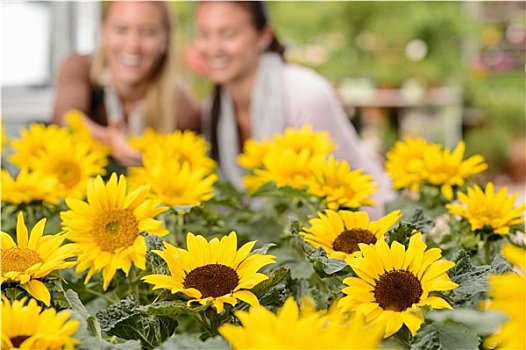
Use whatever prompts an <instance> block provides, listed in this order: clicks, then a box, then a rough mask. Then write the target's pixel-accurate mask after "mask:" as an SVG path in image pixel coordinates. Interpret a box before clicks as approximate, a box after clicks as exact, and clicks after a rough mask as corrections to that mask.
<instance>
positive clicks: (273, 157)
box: [243, 149, 319, 193]
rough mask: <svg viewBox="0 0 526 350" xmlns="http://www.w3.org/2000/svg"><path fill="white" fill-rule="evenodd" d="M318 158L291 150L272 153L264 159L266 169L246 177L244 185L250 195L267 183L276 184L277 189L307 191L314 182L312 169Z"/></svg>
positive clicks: (256, 170)
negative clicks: (291, 188) (288, 188)
mask: <svg viewBox="0 0 526 350" xmlns="http://www.w3.org/2000/svg"><path fill="white" fill-rule="evenodd" d="M318 157H319V156H315V157H313V156H312V155H311V154H310V151H309V150H303V151H300V152H299V153H296V152H295V151H293V150H290V149H285V150H282V151H281V152H271V153H270V154H268V155H267V156H266V157H265V158H264V159H263V165H264V167H263V168H261V169H255V170H254V172H253V173H252V174H249V175H246V176H244V177H243V184H244V186H246V188H247V190H248V192H249V193H253V192H255V191H256V190H257V189H258V188H259V187H261V186H263V185H264V184H265V183H267V182H274V183H275V184H276V186H277V187H286V186H290V187H293V188H296V189H306V188H308V187H309V185H310V184H312V182H313V181H314V175H313V173H312V170H311V168H312V164H313V163H314V162H316V161H317V160H318V159H319V158H318Z"/></svg>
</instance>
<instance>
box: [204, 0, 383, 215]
mask: <svg viewBox="0 0 526 350" xmlns="http://www.w3.org/2000/svg"><path fill="white" fill-rule="evenodd" d="M301 5H302V4H299V6H301ZM196 27H197V34H196V38H195V40H194V48H195V50H196V51H197V52H198V53H199V54H200V55H201V59H202V60H203V61H204V62H205V66H206V77H207V78H208V79H210V80H211V81H212V82H214V83H215V84H216V89H215V93H214V96H212V98H211V100H210V103H209V104H208V107H207V108H205V110H204V122H203V127H204V129H203V132H204V134H205V135H208V136H209V137H210V141H211V143H212V155H213V156H214V157H215V158H216V159H217V160H218V162H219V165H220V169H221V171H222V174H223V176H225V178H227V179H228V180H230V181H231V182H233V183H234V184H237V185H238V186H240V184H241V180H240V179H241V177H242V169H241V168H240V167H239V166H238V165H237V163H236V158H237V156H238V154H239V153H240V151H241V149H242V145H243V143H244V142H245V141H246V140H247V139H249V138H253V139H256V140H261V139H263V138H267V137H270V136H271V135H272V134H274V133H276V132H282V131H283V130H284V129H285V128H287V127H298V128H299V127H302V126H304V125H307V124H310V125H311V126H312V127H313V129H314V130H326V131H328V132H329V133H330V136H331V137H332V139H333V140H334V141H335V142H336V144H337V150H336V151H335V157H336V158H337V159H341V160H346V161H348V162H349V165H350V166H351V168H352V169H358V168H362V169H364V171H365V172H366V173H368V174H370V175H372V176H373V177H374V179H375V181H376V182H377V183H378V184H379V189H380V191H379V193H378V194H376V195H375V196H373V199H375V200H376V201H377V203H378V204H379V205H378V206H377V207H375V208H372V209H368V211H370V214H371V216H374V217H380V216H381V215H383V205H382V204H383V203H384V202H385V201H386V200H387V199H390V196H391V186H390V182H389V180H388V178H387V177H385V175H384V174H383V169H382V167H381V165H380V163H379V162H378V161H377V160H375V155H374V154H372V153H371V151H370V150H368V149H367V148H366V147H365V145H364V144H363V143H362V142H361V141H360V139H359V137H358V135H357V133H356V131H355V130H354V128H353V126H352V124H351V123H350V122H349V119H348V118H347V115H346V114H345V111H344V109H343V107H342V105H341V104H340V101H339V99H338V97H337V95H336V93H335V91H334V89H333V88H332V86H331V84H330V83H329V82H328V81H327V80H326V79H325V78H323V77H322V76H320V75H319V74H317V73H316V72H314V71H313V70H311V69H308V68H305V67H301V66H298V65H293V64H289V63H286V62H285V61H284V59H283V52H284V48H283V47H282V46H281V45H280V44H279V42H278V40H277V39H276V36H275V35H274V32H273V30H272V28H271V26H270V24H269V22H268V16H267V13H266V8H265V6H264V3H263V2H261V1H224V2H223V1H220V2H216V1H201V2H200V3H199V4H198V6H197V10H196Z"/></svg>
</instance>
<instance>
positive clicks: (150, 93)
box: [90, 0, 177, 133]
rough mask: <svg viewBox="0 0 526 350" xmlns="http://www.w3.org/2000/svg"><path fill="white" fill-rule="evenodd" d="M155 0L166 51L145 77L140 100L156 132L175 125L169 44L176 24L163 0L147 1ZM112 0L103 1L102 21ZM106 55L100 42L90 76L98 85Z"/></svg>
mask: <svg viewBox="0 0 526 350" xmlns="http://www.w3.org/2000/svg"><path fill="white" fill-rule="evenodd" d="M147 2H148V3H153V4H157V5H158V6H159V8H160V9H161V11H162V16H163V18H162V21H163V26H164V28H165V30H166V35H167V46H166V51H165V52H164V53H163V57H161V60H160V61H159V65H158V66H157V67H156V68H155V70H154V71H153V74H152V76H151V77H150V79H149V81H148V86H147V89H146V96H145V97H144V100H143V107H142V113H143V116H144V118H145V126H146V127H150V128H153V129H154V130H156V131H157V132H162V133H170V132H172V131H174V130H175V128H176V126H177V118H176V117H177V116H176V109H175V106H176V103H177V101H175V97H176V88H177V86H176V83H175V61H174V60H175V50H174V48H173V47H174V45H172V40H173V35H172V34H173V33H172V30H173V28H174V27H175V18H174V17H173V15H172V13H171V11H170V8H169V7H168V4H167V2H166V1H162V0H161V1H147ZM111 3H113V1H104V3H103V4H102V5H103V6H102V23H104V22H105V21H106V18H107V16H108V12H109V8H110V7H111ZM106 65H107V62H106V57H105V53H104V47H103V45H102V44H101V45H99V46H98V47H97V50H96V51H95V53H94V55H93V63H92V66H91V72H90V77H91V80H92V82H93V83H94V84H98V85H101V83H102V75H103V73H104V71H105V70H106Z"/></svg>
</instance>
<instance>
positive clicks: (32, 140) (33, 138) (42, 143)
mask: <svg viewBox="0 0 526 350" xmlns="http://www.w3.org/2000/svg"><path fill="white" fill-rule="evenodd" d="M67 137H68V131H67V130H66V129H65V128H61V127H59V126H57V125H49V126H46V125H44V124H41V123H32V124H31V125H30V126H29V128H28V129H22V130H21V131H20V137H18V138H13V139H12V140H11V147H12V149H13V153H12V154H11V155H10V156H9V161H10V162H11V163H13V164H14V165H16V166H18V167H19V168H27V167H29V168H31V165H32V162H33V160H34V159H35V158H37V157H38V155H39V153H40V152H41V151H43V150H45V149H46V147H47V145H48V144H49V143H50V142H51V143H53V142H57V143H60V142H61V140H63V139H65V138H67Z"/></svg>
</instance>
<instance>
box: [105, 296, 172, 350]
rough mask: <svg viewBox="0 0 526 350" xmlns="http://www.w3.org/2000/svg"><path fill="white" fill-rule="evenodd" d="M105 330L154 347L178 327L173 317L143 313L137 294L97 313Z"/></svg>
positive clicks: (144, 345) (143, 345)
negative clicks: (138, 303) (139, 306)
mask: <svg viewBox="0 0 526 350" xmlns="http://www.w3.org/2000/svg"><path fill="white" fill-rule="evenodd" d="M97 319H98V320H99V322H100V325H101V328H102V330H103V331H105V332H107V333H108V334H109V335H115V336H117V337H120V338H122V339H126V340H130V339H135V340H140V342H141V346H142V347H143V348H146V349H153V348H155V347H156V346H158V345H159V344H161V343H162V342H163V341H165V340H166V339H168V338H169V337H170V336H171V335H172V334H173V333H174V331H175V328H176V327H177V321H176V320H174V319H173V318H171V317H166V316H153V315H148V314H145V313H142V312H141V310H140V308H138V305H137V298H136V297H135V295H131V296H128V297H127V298H125V299H122V300H121V301H119V302H118V303H115V304H113V305H111V306H110V307H108V308H107V309H105V310H102V311H99V312H98V313H97Z"/></svg>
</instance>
